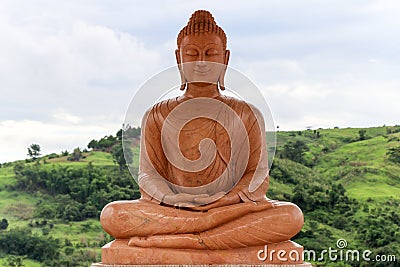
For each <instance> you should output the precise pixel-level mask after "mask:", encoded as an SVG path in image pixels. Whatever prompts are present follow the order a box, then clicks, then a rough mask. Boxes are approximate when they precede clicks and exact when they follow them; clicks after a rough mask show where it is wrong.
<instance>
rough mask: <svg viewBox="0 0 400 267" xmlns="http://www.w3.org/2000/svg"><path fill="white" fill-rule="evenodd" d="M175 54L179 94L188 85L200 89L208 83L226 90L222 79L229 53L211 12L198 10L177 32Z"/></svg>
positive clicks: (222, 33)
mask: <svg viewBox="0 0 400 267" xmlns="http://www.w3.org/2000/svg"><path fill="white" fill-rule="evenodd" d="M177 45H178V49H177V50H176V51H175V56H176V61H177V63H178V67H179V71H180V75H181V80H182V84H181V90H184V89H185V88H186V85H187V83H196V84H197V85H199V86H202V85H207V84H210V83H213V84H218V85H219V88H220V89H221V90H224V89H225V86H224V76H225V71H226V68H227V65H228V61H229V55H230V51H229V50H227V49H226V35H225V32H224V31H223V30H222V29H221V28H220V27H219V26H218V25H217V24H216V23H215V20H214V18H213V16H212V15H211V13H210V12H208V11H205V10H198V11H196V12H194V13H193V14H192V16H191V17H190V19H189V22H188V24H187V25H186V26H185V27H184V28H183V29H182V30H181V31H180V32H179V34H178V38H177Z"/></svg>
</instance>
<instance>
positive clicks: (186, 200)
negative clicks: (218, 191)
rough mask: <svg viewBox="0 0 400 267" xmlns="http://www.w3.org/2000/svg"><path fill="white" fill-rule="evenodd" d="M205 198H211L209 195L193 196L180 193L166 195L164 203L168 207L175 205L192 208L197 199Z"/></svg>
mask: <svg viewBox="0 0 400 267" xmlns="http://www.w3.org/2000/svg"><path fill="white" fill-rule="evenodd" d="M204 197H209V195H207V194H199V195H191V194H186V193H179V194H173V193H171V194H166V195H164V198H163V200H162V202H164V203H166V204H168V205H173V206H179V207H190V206H193V203H195V199H196V198H204Z"/></svg>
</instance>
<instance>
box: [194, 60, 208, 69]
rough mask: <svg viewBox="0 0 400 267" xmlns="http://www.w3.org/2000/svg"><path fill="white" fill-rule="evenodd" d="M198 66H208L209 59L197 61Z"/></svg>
mask: <svg viewBox="0 0 400 267" xmlns="http://www.w3.org/2000/svg"><path fill="white" fill-rule="evenodd" d="M196 66H198V67H205V66H207V61H204V60H201V61H197V62H196Z"/></svg>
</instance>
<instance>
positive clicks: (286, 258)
mask: <svg viewBox="0 0 400 267" xmlns="http://www.w3.org/2000/svg"><path fill="white" fill-rule="evenodd" d="M128 241H129V240H128V239H126V240H125V239H119V240H114V241H112V242H110V243H108V244H107V245H105V246H104V247H103V248H102V262H101V263H95V264H93V265H92V267H130V266H143V265H145V266H170V267H172V266H211V265H212V266H249V267H250V266H276V265H279V266H285V265H287V266H291V267H293V266H299V267H300V266H301V267H303V266H311V265H310V264H309V263H303V259H302V254H303V247H302V246H300V245H298V244H297V243H295V242H292V241H286V242H282V243H275V244H268V245H267V246H260V247H248V248H240V249H230V250H194V249H161V248H139V247H130V246H128ZM265 252H267V255H266V254H265ZM259 258H261V259H259Z"/></svg>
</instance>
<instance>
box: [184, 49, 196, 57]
mask: <svg viewBox="0 0 400 267" xmlns="http://www.w3.org/2000/svg"><path fill="white" fill-rule="evenodd" d="M198 54H199V53H198V52H197V50H195V49H188V50H186V52H185V55H187V56H197V55H198Z"/></svg>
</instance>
